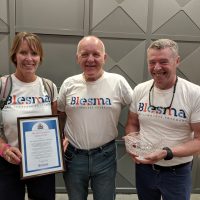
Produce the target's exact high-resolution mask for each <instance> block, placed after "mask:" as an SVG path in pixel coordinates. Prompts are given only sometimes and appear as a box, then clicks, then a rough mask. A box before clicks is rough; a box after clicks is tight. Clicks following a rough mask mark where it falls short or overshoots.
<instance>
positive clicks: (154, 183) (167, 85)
mask: <svg viewBox="0 0 200 200" xmlns="http://www.w3.org/2000/svg"><path fill="white" fill-rule="evenodd" d="M147 63H148V70H149V73H150V74H151V76H152V78H153V79H152V80H149V81H146V82H144V83H141V84H139V85H137V86H136V87H135V88H134V91H133V98H132V103H131V106H130V112H129V115H128V121H127V125H126V134H129V133H132V132H139V135H141V136H142V137H141V140H142V141H148V143H152V144H154V143H155V141H159V140H160V138H163V145H162V147H160V148H159V149H157V150H156V151H154V152H153V153H152V152H151V153H149V154H147V155H146V156H144V157H143V158H142V159H141V157H139V156H138V155H135V154H132V155H131V157H132V159H133V160H134V161H135V162H136V188H137V193H138V197H139V199H140V200H160V199H161V197H162V199H163V200H189V199H190V192H191V169H192V160H193V156H192V155H194V154H195V153H197V152H199V151H200V98H199V97H200V87H199V86H198V85H195V84H193V83H191V82H189V81H187V80H184V79H182V78H180V77H178V76H177V74H176V70H177V67H178V65H179V63H180V57H179V53H178V45H177V43H176V42H174V41H172V40H169V39H159V40H157V41H154V42H153V43H152V44H151V45H150V46H149V48H148V50H147Z"/></svg>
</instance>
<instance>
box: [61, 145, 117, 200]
mask: <svg viewBox="0 0 200 200" xmlns="http://www.w3.org/2000/svg"><path fill="white" fill-rule="evenodd" d="M65 163H66V172H64V181H65V185H66V188H67V192H68V197H69V200H87V196H88V187H89V182H90V184H91V189H92V192H93V197H94V200H114V199H115V177H116V168H117V163H116V145H115V142H114V141H113V142H111V143H109V144H107V145H105V146H104V147H99V148H95V149H92V150H79V149H76V148H74V147H73V146H72V145H71V144H69V145H68V147H67V150H66V152H65Z"/></svg>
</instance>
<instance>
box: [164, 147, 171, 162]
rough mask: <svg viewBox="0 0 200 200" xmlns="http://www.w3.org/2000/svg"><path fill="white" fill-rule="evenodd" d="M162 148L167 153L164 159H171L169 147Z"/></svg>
mask: <svg viewBox="0 0 200 200" xmlns="http://www.w3.org/2000/svg"><path fill="white" fill-rule="evenodd" d="M163 150H166V151H167V155H166V157H165V158H164V160H171V159H172V158H173V157H174V155H173V152H172V150H171V149H170V148H169V147H164V148H163Z"/></svg>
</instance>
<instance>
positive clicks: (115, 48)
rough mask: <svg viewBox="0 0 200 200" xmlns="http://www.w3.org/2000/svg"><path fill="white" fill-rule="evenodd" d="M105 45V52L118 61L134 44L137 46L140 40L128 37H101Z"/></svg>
mask: <svg viewBox="0 0 200 200" xmlns="http://www.w3.org/2000/svg"><path fill="white" fill-rule="evenodd" d="M103 42H104V44H105V47H106V52H107V53H108V54H109V56H110V57H112V59H113V60H115V62H119V61H120V60H121V59H122V58H123V57H124V56H126V55H127V54H128V53H129V52H130V51H132V50H133V49H134V48H135V47H136V46H138V45H139V44H140V43H141V41H140V40H130V39H121V40H119V39H117V38H116V39H115V38H112V39H103Z"/></svg>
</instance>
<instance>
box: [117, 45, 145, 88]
mask: <svg viewBox="0 0 200 200" xmlns="http://www.w3.org/2000/svg"><path fill="white" fill-rule="evenodd" d="M145 51H146V50H145V42H141V43H140V44H139V45H138V46H137V47H136V48H134V49H133V50H132V51H130V52H129V53H128V54H127V55H126V56H125V57H123V58H122V59H121V60H120V61H119V66H120V67H121V68H122V69H123V70H124V71H125V72H126V74H128V76H129V77H131V78H132V79H133V81H134V82H135V83H137V84H138V83H140V82H142V81H143V73H144V61H145V60H144V59H145V57H144V56H145Z"/></svg>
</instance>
